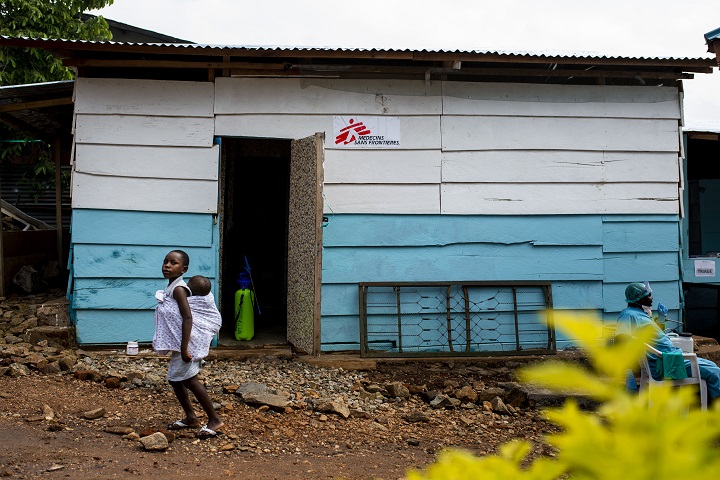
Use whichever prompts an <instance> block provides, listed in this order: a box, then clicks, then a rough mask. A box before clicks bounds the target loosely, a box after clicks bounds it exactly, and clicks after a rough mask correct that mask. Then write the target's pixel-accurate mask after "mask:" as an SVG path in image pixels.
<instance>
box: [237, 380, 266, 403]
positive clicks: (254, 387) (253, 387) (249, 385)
mask: <svg viewBox="0 0 720 480" xmlns="http://www.w3.org/2000/svg"><path fill="white" fill-rule="evenodd" d="M259 393H268V387H267V385H265V384H264V383H257V382H244V383H241V384H240V385H239V386H238V387H237V388H236V389H235V395H237V396H238V397H240V398H241V399H243V400H244V396H245V395H257V394H259Z"/></svg>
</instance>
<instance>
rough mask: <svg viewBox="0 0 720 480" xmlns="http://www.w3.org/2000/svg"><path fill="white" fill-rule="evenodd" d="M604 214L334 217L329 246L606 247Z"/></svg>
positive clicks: (325, 232) (325, 240) (325, 243)
mask: <svg viewBox="0 0 720 480" xmlns="http://www.w3.org/2000/svg"><path fill="white" fill-rule="evenodd" d="M602 242H603V237H602V218H601V217H600V216H599V215H595V216H591V215H587V216H583V215H557V216H539V215H531V216H481V215H360V214H349V215H333V216H332V217H330V221H329V222H328V224H327V226H326V227H325V228H324V230H323V246H325V247H358V246H362V247H392V246H394V247H398V246H400V247H404V246H414V247H424V246H430V247H432V246H436V247H437V246H445V245H455V244H467V243H470V244H481V243H489V244H496V245H497V244H500V245H506V244H507V245H509V244H523V243H529V244H533V245H573V246H576V245H598V246H599V245H602Z"/></svg>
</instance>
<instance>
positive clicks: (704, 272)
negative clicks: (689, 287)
mask: <svg viewBox="0 0 720 480" xmlns="http://www.w3.org/2000/svg"><path fill="white" fill-rule="evenodd" d="M695 276H696V277H714V276H715V261H714V260H695Z"/></svg>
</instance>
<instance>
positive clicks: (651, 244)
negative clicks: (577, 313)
mask: <svg viewBox="0 0 720 480" xmlns="http://www.w3.org/2000/svg"><path fill="white" fill-rule="evenodd" d="M679 251H680V246H679V242H678V217H677V216H675V215H648V216H641V215H605V216H603V215H562V216H530V217H519V216H492V217H487V216H485V217H483V216H451V215H442V216H440V215H333V216H332V217H330V221H329V223H328V225H327V226H326V227H325V228H324V231H323V290H322V322H321V324H322V330H321V342H322V343H323V350H326V351H328V350H345V349H359V341H360V338H359V330H360V327H359V319H358V311H359V310H358V309H359V307H358V288H357V283H358V282H380V281H398V282H400V281H406V282H413V281H415V282H418V281H503V280H507V281H527V280H550V281H552V292H553V303H554V307H555V308H558V309H566V310H584V311H586V312H591V313H596V314H600V315H602V316H603V317H605V318H606V319H607V320H608V321H612V320H613V319H614V318H615V317H616V316H617V313H618V312H620V310H622V309H623V308H624V307H625V306H626V303H625V302H624V290H625V287H626V285H627V284H628V283H630V282H633V281H643V280H649V281H650V282H651V283H652V286H653V289H654V291H655V299H656V303H657V302H662V303H664V304H665V305H666V306H667V307H668V308H669V309H670V318H676V317H677V315H678V309H679V306H680V293H681V292H680V275H679V272H680V267H679ZM558 340H559V346H560V347H562V346H567V345H568V344H569V342H568V341H567V339H562V338H559V339H558Z"/></svg>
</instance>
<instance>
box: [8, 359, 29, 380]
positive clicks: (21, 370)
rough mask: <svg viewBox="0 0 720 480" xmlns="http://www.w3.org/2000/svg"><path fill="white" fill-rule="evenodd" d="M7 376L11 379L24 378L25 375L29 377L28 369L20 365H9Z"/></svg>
mask: <svg viewBox="0 0 720 480" xmlns="http://www.w3.org/2000/svg"><path fill="white" fill-rule="evenodd" d="M8 375H10V376H11V377H13V378H17V377H24V376H26V375H30V369H29V368H28V367H27V366H25V365H22V364H20V363H11V364H10V370H8Z"/></svg>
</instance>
